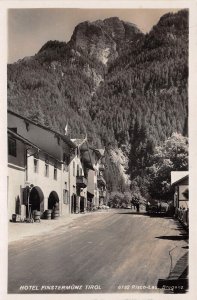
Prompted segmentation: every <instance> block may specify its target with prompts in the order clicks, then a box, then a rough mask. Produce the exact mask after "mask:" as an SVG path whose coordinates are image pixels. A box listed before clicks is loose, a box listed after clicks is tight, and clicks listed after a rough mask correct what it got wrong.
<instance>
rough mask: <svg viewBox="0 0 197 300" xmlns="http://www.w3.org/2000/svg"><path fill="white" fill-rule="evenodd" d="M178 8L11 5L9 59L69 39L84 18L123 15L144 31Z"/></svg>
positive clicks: (32, 53)
mask: <svg viewBox="0 0 197 300" xmlns="http://www.w3.org/2000/svg"><path fill="white" fill-rule="evenodd" d="M177 11H178V9H64V8H60V9H45V8H43V9H9V12H8V63H13V62H16V61H17V60H18V59H21V58H24V57H25V56H31V55H34V54H36V53H37V52H38V51H39V50H40V48H41V47H42V46H43V45H44V44H45V43H46V42H47V41H49V40H58V41H65V42H68V41H69V40H70V38H71V36H72V33H73V31H74V28H75V26H77V25H78V24H79V23H80V22H84V21H95V20H98V19H101V20H103V19H105V18H109V17H115V16H116V17H119V19H120V20H123V21H128V22H131V23H134V24H135V25H137V27H138V28H139V29H140V30H141V31H143V32H144V33H146V32H149V31H150V30H151V28H152V27H153V26H154V25H155V24H157V22H158V21H159V19H160V17H161V16H162V15H164V14H165V13H168V12H177Z"/></svg>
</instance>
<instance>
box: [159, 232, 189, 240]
mask: <svg viewBox="0 0 197 300" xmlns="http://www.w3.org/2000/svg"><path fill="white" fill-rule="evenodd" d="M155 238H156V239H162V240H171V241H182V240H187V239H188V235H187V234H180V235H161V236H156V237H155Z"/></svg>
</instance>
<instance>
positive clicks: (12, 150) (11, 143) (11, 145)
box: [8, 137, 17, 157]
mask: <svg viewBox="0 0 197 300" xmlns="http://www.w3.org/2000/svg"><path fill="white" fill-rule="evenodd" d="M8 155H11V156H14V157H17V145H16V139H14V138H11V137H8Z"/></svg>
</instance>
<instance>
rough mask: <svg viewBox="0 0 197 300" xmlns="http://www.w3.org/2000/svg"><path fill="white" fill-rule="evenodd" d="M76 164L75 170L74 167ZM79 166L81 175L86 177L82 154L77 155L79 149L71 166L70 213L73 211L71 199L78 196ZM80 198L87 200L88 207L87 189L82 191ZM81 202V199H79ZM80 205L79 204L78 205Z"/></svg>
mask: <svg viewBox="0 0 197 300" xmlns="http://www.w3.org/2000/svg"><path fill="white" fill-rule="evenodd" d="M73 163H74V164H75V168H74V166H73ZM77 165H78V166H79V170H81V171H82V173H80V174H81V175H82V176H84V169H83V165H82V163H81V160H80V154H78V155H77V149H76V151H75V156H74V157H73V158H72V160H71V162H70V165H69V187H70V211H71V197H72V195H73V194H75V195H77V184H76V176H77ZM80 196H81V197H84V198H85V203H84V205H85V207H87V187H86V188H84V189H81V192H80ZM78 202H79V199H78ZM78 204H79V203H78Z"/></svg>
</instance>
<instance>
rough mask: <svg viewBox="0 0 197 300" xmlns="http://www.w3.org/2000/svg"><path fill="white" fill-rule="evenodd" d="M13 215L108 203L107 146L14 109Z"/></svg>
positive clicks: (10, 193)
mask: <svg viewBox="0 0 197 300" xmlns="http://www.w3.org/2000/svg"><path fill="white" fill-rule="evenodd" d="M8 146H9V147H8V214H9V219H11V217H12V215H13V214H18V215H20V216H21V218H22V219H25V218H27V217H28V216H29V215H30V214H31V213H32V212H33V211H39V212H40V215H41V217H44V216H45V213H46V212H47V211H49V210H51V211H53V210H56V211H58V212H59V214H60V215H61V216H66V215H68V214H69V213H83V212H85V211H86V210H87V208H88V204H89V200H90V198H91V203H92V205H93V206H96V207H98V206H99V205H100V204H102V203H103V199H104V191H105V189H106V183H105V180H104V178H103V174H102V164H101V159H102V157H103V155H104V152H103V150H96V149H93V148H92V149H90V147H89V144H88V142H87V138H85V139H72V140H71V139H69V138H68V137H67V136H64V135H61V134H59V133H57V132H55V131H53V130H51V129H50V128H48V127H45V126H43V125H41V124H38V123H35V122H34V121H31V120H29V119H27V118H24V117H22V116H20V115H18V114H16V113H13V112H11V111H8ZM101 201H102V202H101Z"/></svg>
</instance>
